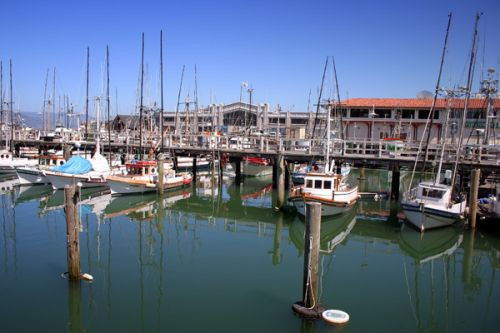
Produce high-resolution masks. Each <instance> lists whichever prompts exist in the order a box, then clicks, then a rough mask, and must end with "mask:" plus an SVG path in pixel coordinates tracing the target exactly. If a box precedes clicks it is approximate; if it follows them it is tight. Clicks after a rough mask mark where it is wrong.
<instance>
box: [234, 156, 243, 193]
mask: <svg viewBox="0 0 500 333" xmlns="http://www.w3.org/2000/svg"><path fill="white" fill-rule="evenodd" d="M234 164H235V179H234V182H235V183H236V185H237V186H239V185H240V183H241V157H237V158H236V159H235V163H234Z"/></svg>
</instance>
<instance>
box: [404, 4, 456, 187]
mask: <svg viewBox="0 0 500 333" xmlns="http://www.w3.org/2000/svg"><path fill="white" fill-rule="evenodd" d="M451 15H452V14H451V12H450V13H449V14H448V25H447V27H446V35H445V41H444V47H443V53H442V55H441V63H440V66H439V74H438V80H437V83H436V89H435V91H434V99H433V100H432V106H431V110H430V112H429V116H428V117H427V121H426V122H425V126H424V133H423V134H422V138H421V139H420V143H419V144H418V151H417V158H416V160H415V163H414V164H413V170H412V172H411V177H410V182H409V187H408V190H410V189H411V187H412V183H413V177H414V176H415V170H416V169H417V164H418V158H419V156H420V153H421V152H422V144H423V142H424V138H423V136H424V135H425V131H426V130H427V125H428V124H429V118H430V119H433V118H434V116H433V113H434V107H435V103H436V100H437V95H438V93H439V85H440V81H441V72H442V69H443V62H444V56H445V50H446V44H447V41H448V32H449V30H450V24H451ZM431 129H432V128H430V129H429V133H430V131H431ZM415 139H417V138H415ZM427 140H429V136H427ZM427 143H428V142H427ZM427 146H428V144H427ZM426 158H427V149H426V154H425V156H424V163H423V168H422V171H423V170H424V169H425V162H426Z"/></svg>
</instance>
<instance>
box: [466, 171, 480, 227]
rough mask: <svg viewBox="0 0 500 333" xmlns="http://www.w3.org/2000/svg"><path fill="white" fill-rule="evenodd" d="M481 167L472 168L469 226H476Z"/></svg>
mask: <svg viewBox="0 0 500 333" xmlns="http://www.w3.org/2000/svg"><path fill="white" fill-rule="evenodd" d="M480 176H481V169H472V170H471V175H470V195H469V226H470V227H471V228H475V227H476V215H477V195H478V191H479V178H480Z"/></svg>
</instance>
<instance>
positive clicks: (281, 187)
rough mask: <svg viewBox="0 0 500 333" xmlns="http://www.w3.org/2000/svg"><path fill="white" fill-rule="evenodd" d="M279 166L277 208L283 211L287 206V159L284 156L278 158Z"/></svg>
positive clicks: (277, 166)
mask: <svg viewBox="0 0 500 333" xmlns="http://www.w3.org/2000/svg"><path fill="white" fill-rule="evenodd" d="M276 161H277V163H276V164H277V165H276V168H277V169H276V170H277V179H276V180H277V183H278V184H277V186H278V196H277V198H276V208H278V209H279V210H282V209H283V207H284V206H285V159H284V157H283V155H281V154H279V155H278V157H277V158H276Z"/></svg>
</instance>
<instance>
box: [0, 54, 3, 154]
mask: <svg viewBox="0 0 500 333" xmlns="http://www.w3.org/2000/svg"><path fill="white" fill-rule="evenodd" d="M2 143H3V63H2V61H0V145H2Z"/></svg>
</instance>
